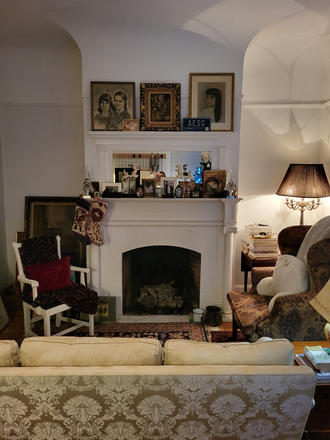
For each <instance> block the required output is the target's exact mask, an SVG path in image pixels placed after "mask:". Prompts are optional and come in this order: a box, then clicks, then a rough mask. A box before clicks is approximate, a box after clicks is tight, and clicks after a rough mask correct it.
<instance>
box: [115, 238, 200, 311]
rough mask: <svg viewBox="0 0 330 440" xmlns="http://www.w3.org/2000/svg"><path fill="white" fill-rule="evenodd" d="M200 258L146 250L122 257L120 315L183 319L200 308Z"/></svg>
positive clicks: (166, 249)
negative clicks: (181, 316)
mask: <svg viewBox="0 0 330 440" xmlns="http://www.w3.org/2000/svg"><path fill="white" fill-rule="evenodd" d="M200 277H201V254H200V253H198V252H195V251H192V250H190V249H185V248H181V247H176V246H146V247H142V248H137V249H133V250H130V251H127V252H124V253H123V254H122V279H123V286H122V287H123V314H124V315H145V314H150V315H156V314H164V315H172V314H180V315H185V314H189V313H191V312H192V311H193V310H194V309H196V308H199V306H200Z"/></svg>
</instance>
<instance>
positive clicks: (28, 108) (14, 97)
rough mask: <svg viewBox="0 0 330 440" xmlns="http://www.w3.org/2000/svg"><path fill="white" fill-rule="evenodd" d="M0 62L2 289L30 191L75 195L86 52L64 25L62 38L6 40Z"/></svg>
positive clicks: (10, 278) (80, 167) (11, 269)
mask: <svg viewBox="0 0 330 440" xmlns="http://www.w3.org/2000/svg"><path fill="white" fill-rule="evenodd" d="M0 60H1V61H0V84H1V86H0V136H1V152H2V157H1V159H2V160H0V165H1V163H2V167H1V170H0V182H1V181H2V175H3V186H1V193H2V192H3V194H1V195H2V196H3V197H1V207H0V211H1V215H0V227H1V238H0V243H1V250H0V283H2V284H0V289H1V288H2V287H4V286H3V284H4V285H8V284H11V283H13V282H14V275H15V261H14V252H13V249H12V246H11V244H12V242H13V241H14V240H15V238H16V232H19V231H24V206H25V200H24V198H25V196H78V195H79V194H80V192H81V185H82V181H83V178H84V169H85V166H84V144H83V109H82V98H81V57H80V52H79V50H78V48H77V46H76V44H75V43H74V42H73V40H72V38H71V37H69V36H68V35H67V33H66V32H64V31H60V33H59V38H58V41H57V44H56V42H55V44H54V41H52V42H51V44H50V42H49V41H48V40H46V41H44V42H42V41H38V42H36V43H35V44H34V43H32V45H29V44H26V41H20V42H16V45H11V46H5V47H4V46H2V47H1V49H0ZM3 216H4V219H5V221H3Z"/></svg>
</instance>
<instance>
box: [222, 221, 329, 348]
mask: <svg viewBox="0 0 330 440" xmlns="http://www.w3.org/2000/svg"><path fill="white" fill-rule="evenodd" d="M278 243H279V248H280V251H281V255H293V256H294V257H295V256H297V258H299V259H300V260H301V261H303V262H304V264H305V265H306V266H307V268H308V273H309V290H308V291H304V292H303V293H294V294H290V291H289V292H283V293H278V294H276V295H275V296H265V295H261V294H259V293H258V283H260V281H261V280H262V279H263V278H265V277H272V274H273V271H274V270H276V266H275V268H253V269H252V272H251V283H252V286H251V290H250V291H249V293H245V292H241V293H237V292H228V294H227V299H228V302H229V304H230V306H231V309H232V313H233V333H234V334H235V331H237V328H239V329H240V330H241V331H242V333H243V335H244V338H245V339H246V340H247V341H249V342H254V341H256V340H257V339H258V338H260V337H262V336H269V337H271V338H273V339H275V338H286V339H288V340H290V341H319V340H325V335H324V325H325V324H326V321H325V320H324V318H323V317H322V316H321V315H320V314H319V313H318V312H316V310H315V309H314V308H313V307H312V306H311V305H310V304H309V301H310V300H311V299H312V298H314V296H316V295H317V294H318V293H319V292H320V290H321V289H322V288H323V287H324V285H325V284H326V282H327V281H328V280H329V279H330V216H328V217H325V218H323V219H321V220H320V221H319V222H317V223H316V224H315V225H314V226H313V227H312V228H311V226H304V225H299V226H291V227H288V228H285V229H283V230H282V231H281V232H280V233H279V235H278ZM310 244H311V246H310ZM281 258H282V259H283V258H284V257H281ZM289 258H291V257H289ZM260 290H261V289H260Z"/></svg>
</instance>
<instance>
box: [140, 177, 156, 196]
mask: <svg viewBox="0 0 330 440" xmlns="http://www.w3.org/2000/svg"><path fill="white" fill-rule="evenodd" d="M142 188H143V196H144V197H155V189H156V179H142Z"/></svg>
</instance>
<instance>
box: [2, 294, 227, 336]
mask: <svg viewBox="0 0 330 440" xmlns="http://www.w3.org/2000/svg"><path fill="white" fill-rule="evenodd" d="M2 301H3V304H4V306H5V309H6V311H7V314H8V317H9V323H8V324H7V325H6V327H4V328H3V329H2V330H1V332H0V340H3V339H14V340H15V341H16V342H18V343H20V342H22V340H23V335H24V319H23V307H22V300H21V296H20V293H15V294H13V295H8V296H5V297H3V298H2ZM216 330H221V331H232V324H231V322H224V323H223V324H222V325H221V326H220V327H212V331H216Z"/></svg>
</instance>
